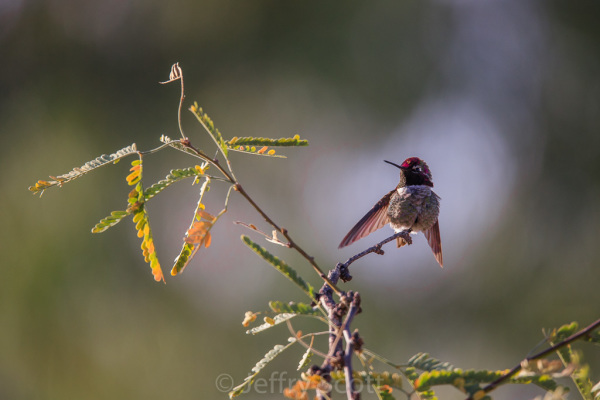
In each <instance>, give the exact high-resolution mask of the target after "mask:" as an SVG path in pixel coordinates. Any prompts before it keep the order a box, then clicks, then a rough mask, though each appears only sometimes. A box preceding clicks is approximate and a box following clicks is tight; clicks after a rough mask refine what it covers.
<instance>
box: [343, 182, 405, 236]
mask: <svg viewBox="0 0 600 400" xmlns="http://www.w3.org/2000/svg"><path fill="white" fill-rule="evenodd" d="M395 191H396V189H394V190H392V191H391V192H389V193H388V194H386V195H385V196H383V198H382V199H381V200H379V201H378V202H377V204H375V205H374V206H373V208H371V210H370V211H369V212H368V213H367V215H365V216H364V217H362V219H361V220H360V221H358V222H357V223H356V225H354V227H353V228H352V229H350V232H348V234H347V235H346V237H344V239H343V240H342V242H341V243H340V246H339V248H342V247H345V246H348V245H349V244H351V243H354V242H356V241H357V240H358V239H362V238H364V237H365V236H367V235H369V234H370V233H373V232H375V231H376V230H377V229H379V228H383V227H384V226H385V225H387V224H389V223H390V218H389V217H388V215H387V209H388V205H389V204H390V197H392V194H393V193H394V192H395Z"/></svg>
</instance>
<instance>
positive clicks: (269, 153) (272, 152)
mask: <svg viewBox="0 0 600 400" xmlns="http://www.w3.org/2000/svg"><path fill="white" fill-rule="evenodd" d="M267 154H268V155H270V156H272V155H273V154H275V150H273V149H271V150H269V152H268V153H267Z"/></svg>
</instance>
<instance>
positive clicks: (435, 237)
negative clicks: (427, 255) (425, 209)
mask: <svg viewBox="0 0 600 400" xmlns="http://www.w3.org/2000/svg"><path fill="white" fill-rule="evenodd" d="M423 233H424V234H425V237H426V238H427V243H429V246H431V250H432V251H433V255H434V256H435V259H436V260H437V262H438V263H439V264H440V267H442V268H444V260H443V258H442V238H441V237H440V224H439V222H438V221H437V220H436V221H435V224H433V226H432V227H431V228H429V229H427V230H426V231H423Z"/></svg>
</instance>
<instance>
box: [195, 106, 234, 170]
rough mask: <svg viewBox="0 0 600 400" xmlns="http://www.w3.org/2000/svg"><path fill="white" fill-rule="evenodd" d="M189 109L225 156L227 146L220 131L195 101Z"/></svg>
mask: <svg viewBox="0 0 600 400" xmlns="http://www.w3.org/2000/svg"><path fill="white" fill-rule="evenodd" d="M190 111H192V112H193V113H194V115H195V116H196V119H198V121H199V122H200V123H201V124H202V126H203V127H204V129H205V130H206V132H208V133H209V135H210V137H211V138H212V139H213V141H214V142H215V144H216V145H217V146H218V147H219V149H221V152H222V153H223V155H224V156H225V158H227V155H228V148H227V143H226V142H225V140H224V139H223V136H222V135H221V132H219V130H218V129H217V128H216V127H215V124H214V123H213V121H212V119H210V117H209V116H208V115H207V114H206V113H205V112H204V111H203V110H202V108H201V107H198V104H197V103H194V105H193V106H192V107H190Z"/></svg>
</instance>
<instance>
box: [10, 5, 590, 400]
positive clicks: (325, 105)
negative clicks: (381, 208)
mask: <svg viewBox="0 0 600 400" xmlns="http://www.w3.org/2000/svg"><path fill="white" fill-rule="evenodd" d="M599 16H600V4H599V3H598V2H591V1H583V2H559V1H522V0H506V1H493V2H477V1H469V0H462V1H459V0H456V1H453V0H445V1H442V0H440V1H433V2H432V1H398V2H393V1H381V2H358V1H348V2H344V3H340V2H329V1H325V2H282V1H239V0H238V1H224V0H220V1H206V0H203V1H184V0H178V1H170V2H159V1H133V0H108V1H95V2H93V1H88V0H83V1H82V0H79V1H72V0H71V1H70V0H46V1H35V0H29V1H26V0H2V1H1V2H0V58H1V60H2V62H0V72H1V73H0V135H1V138H2V146H1V147H0V168H1V171H2V173H1V174H0V185H1V187H2V191H3V193H2V196H0V224H1V226H2V229H0V235H1V236H0V243H1V246H2V250H3V251H2V258H1V259H2V262H1V264H2V270H3V274H2V275H3V277H2V280H1V282H2V283H1V284H0V399H82V398H83V399H107V398H123V399H142V398H143V399H165V398H170V399H200V398H226V393H223V392H222V391H220V390H219V387H217V384H216V383H215V382H216V381H217V380H218V379H221V381H220V382H221V385H222V386H223V388H224V389H227V384H228V383H230V382H228V381H227V379H228V378H227V375H230V376H231V377H233V379H234V380H235V382H236V383H239V382H241V381H242V379H243V378H244V377H245V376H246V374H247V373H248V372H249V371H250V369H251V367H252V366H253V365H254V363H255V362H256V361H257V360H258V359H260V358H261V357H262V355H263V354H264V353H266V352H267V351H268V350H269V349H270V348H272V346H273V345H274V344H276V343H284V342H285V340H286V338H287V336H288V332H287V330H286V329H285V328H284V327H278V328H276V329H272V330H271V331H269V332H266V333H263V334H262V335H259V336H255V337H251V336H248V335H246V334H245V328H243V327H242V326H241V321H242V318H243V314H244V312H245V311H247V310H262V309H266V308H267V301H268V300H271V299H279V300H283V301H289V300H296V301H305V299H304V298H303V297H302V295H301V293H300V292H299V291H297V290H296V289H295V288H294V287H293V286H292V285H291V284H290V283H289V282H288V281H287V280H286V279H285V278H283V277H281V276H280V275H279V274H278V273H277V272H275V271H274V270H272V269H271V268H270V267H269V266H268V265H266V264H263V263H262V262H261V261H260V260H259V259H258V258H257V257H256V256H255V255H253V254H252V253H251V252H250V251H249V250H248V249H247V248H246V247H245V246H244V245H243V244H242V243H241V242H240V241H239V236H240V234H242V233H248V232H245V231H244V230H243V228H242V227H240V226H238V225H234V224H233V223H232V222H233V221H236V220H242V221H245V222H247V223H254V224H257V225H259V226H260V227H261V228H262V229H268V227H266V226H265V225H264V224H263V223H262V221H261V219H260V217H259V216H258V215H257V214H256V213H255V212H254V210H252V209H251V208H250V207H249V206H248V205H247V204H246V203H245V202H244V201H242V199H241V198H239V196H235V195H234V196H233V198H232V201H231V207H230V212H228V213H227V214H226V215H225V217H224V218H223V219H222V220H221V221H220V223H219V224H218V225H217V226H216V227H215V229H214V231H213V245H212V246H211V248H209V249H207V250H202V251H201V252H200V253H198V255H197V256H196V258H195V259H194V260H193V261H192V263H191V264H190V265H189V266H188V268H187V269H186V271H185V272H184V273H183V275H181V276H178V277H176V278H170V277H167V285H163V284H157V283H155V282H154V281H153V279H152V275H151V273H150V268H149V267H148V266H147V265H146V264H144V262H143V258H142V256H141V251H140V250H139V240H138V238H137V237H136V235H135V231H134V229H133V226H132V224H131V223H130V222H129V221H126V222H122V223H121V224H119V225H117V226H116V227H115V228H113V229H111V230H110V231H109V232H107V233H104V234H102V235H92V234H91V233H90V228H91V227H92V226H93V225H94V224H95V223H96V222H97V221H98V220H99V219H100V218H102V217H104V216H106V215H107V214H108V213H109V212H110V211H112V210H117V209H122V208H123V207H124V205H125V199H126V195H127V193H128V191H129V189H128V187H127V185H126V183H125V180H124V177H125V176H126V174H127V169H128V162H123V163H121V164H118V165H117V166H114V167H106V168H102V169H100V170H98V171H95V172H94V173H92V174H90V175H88V176H86V177H84V178H82V179H79V180H77V181H75V182H73V183H71V184H69V185H66V186H65V187H63V188H62V189H54V190H49V191H48V192H46V193H45V194H44V196H43V198H42V199H39V198H37V197H35V196H32V195H31V194H30V193H29V192H28V191H27V187H28V186H29V185H32V184H34V183H35V182H36V181H37V180H38V179H45V178H46V177H47V175H59V174H62V173H66V172H68V171H69V170H71V169H72V168H73V167H75V166H80V165H82V164H83V163H85V162H86V161H88V160H90V159H93V158H95V157H96V156H98V155H100V154H102V153H111V152H113V151H115V150H117V149H120V148H122V147H124V146H126V145H129V144H131V143H132V142H136V143H137V144H138V147H139V148H141V149H149V148H151V147H153V146H156V144H157V143H158V138H159V137H160V135H161V134H167V135H170V136H171V137H177V136H178V132H177V114H176V111H177V102H178V99H179V88H178V85H177V84H172V85H167V86H162V85H159V84H158V81H163V80H166V79H167V77H168V72H169V69H170V66H171V65H172V64H173V63H174V62H177V61H178V62H180V65H181V67H182V68H183V71H184V76H185V79H186V80H185V82H186V95H187V99H186V106H189V104H190V102H191V101H194V100H196V101H198V102H199V104H200V105H201V106H203V107H204V109H205V110H206V111H207V112H208V113H209V115H210V116H211V117H212V118H213V120H214V121H215V123H216V125H217V127H218V128H219V129H220V131H221V132H222V133H223V135H224V136H225V137H233V136H265V137H283V136H292V135H294V134H300V135H301V136H302V137H303V138H306V139H308V140H309V141H310V146H309V147H307V148H297V149H284V150H281V151H279V152H280V153H283V154H286V155H288V156H289V158H288V159H287V160H279V159H267V158H260V157H254V156H247V155H237V154H235V155H233V156H232V159H233V165H234V168H235V169H236V171H237V174H238V178H239V179H240V180H241V182H242V183H243V184H244V185H245V187H246V188H247V189H248V191H249V192H250V194H251V195H252V196H253V197H254V198H255V199H256V201H257V202H258V203H259V204H261V205H262V206H263V207H264V209H265V210H267V211H268V213H269V214H270V215H271V216H272V217H273V218H274V219H275V220H276V221H278V222H279V223H280V224H281V225H282V226H284V227H286V228H287V229H288V230H289V231H290V232H291V234H292V235H293V237H294V238H295V239H296V240H297V242H298V243H300V244H301V245H302V246H303V247H304V248H305V249H306V250H307V251H308V252H309V253H311V254H313V255H314V256H315V257H316V259H317V260H318V262H319V263H320V264H321V265H322V266H327V267H330V266H333V265H335V263H336V262H338V261H342V260H345V259H346V258H348V257H349V256H351V255H353V254H355V253H357V252H359V251H361V250H363V249H364V248H365V247H366V246H368V245H370V244H372V243H375V241H376V240H378V239H383V238H384V237H386V236H387V235H389V234H390V233H391V231H390V230H389V229H388V228H386V229H382V230H381V232H378V233H377V234H374V235H372V237H369V238H368V239H364V240H363V241H361V242H358V243H357V244H355V245H353V246H351V247H350V248H346V249H344V250H338V249H337V244H338V243H339V241H340V240H341V238H342V237H343V236H344V234H345V233H346V232H347V231H348V230H349V228H350V227H351V226H352V225H353V224H354V223H355V222H356V221H357V220H358V219H359V218H360V217H361V216H362V215H363V214H364V213H365V212H366V211H367V210H368V209H369V208H370V207H371V206H372V205H373V204H374V203H375V202H376V201H377V200H378V199H379V198H380V197H381V196H382V195H383V194H384V193H386V192H387V191H389V190H390V189H391V188H393V187H394V186H395V185H396V183H397V171H396V170H395V169H394V168H391V167H390V166H388V165H387V164H384V163H383V162H382V160H383V159H388V160H392V161H395V162H401V161H402V160H403V159H405V158H406V157H409V156H419V157H421V158H423V159H425V160H426V161H427V162H428V164H429V166H430V167H431V169H432V171H433V175H434V182H435V185H436V192H437V193H438V194H439V195H440V196H441V197H442V199H443V200H442V211H441V217H440V224H441V234H442V242H443V246H444V253H445V257H444V261H445V268H444V269H443V270H441V269H440V268H439V267H437V265H436V263H435V260H434V258H433V256H432V254H431V252H430V250H429V249H428V247H427V244H426V242H425V240H424V238H423V237H422V235H421V236H419V237H416V238H415V244H414V245H413V246H410V247H408V248H403V249H401V250H396V249H394V248H392V247H390V248H389V249H388V250H387V251H386V254H385V256H384V257H380V256H375V255H372V256H370V257H368V258H365V259H363V260H361V261H359V262H357V263H355V264H354V265H353V266H352V274H353V276H354V280H353V281H352V282H350V283H349V284H347V285H344V286H343V288H344V289H353V290H358V291H359V292H360V293H361V294H362V298H363V310H364V312H363V313H362V314H360V315H359V316H358V317H357V318H356V319H355V324H354V327H355V328H358V329H359V330H360V332H361V334H362V336H363V338H364V340H365V345H366V346H367V347H369V348H370V349H372V350H374V351H376V352H378V353H380V354H384V355H386V356H388V357H389V358H390V359H392V360H394V361H395V362H398V363H402V362H405V361H406V360H408V358H409V357H410V356H411V355H413V354H415V353H417V352H419V351H424V352H429V353H431V354H432V355H433V356H435V357H438V358H441V359H443V360H447V361H450V362H451V363H453V364H454V365H456V366H459V367H462V368H489V369H504V368H510V367H512V366H513V365H515V364H516V363H518V362H519V360H521V359H522V358H524V357H525V356H526V355H527V354H528V353H529V352H530V351H531V350H532V349H533V348H534V347H535V345H536V344H537V343H538V342H539V341H540V340H541V339H542V337H543V335H542V332H541V329H542V328H550V327H555V326H559V325H561V324H563V323H567V322H570V321H572V320H577V321H579V322H580V323H581V325H587V324H588V323H590V322H592V321H593V320H595V319H597V318H598V317H599V314H600V313H599V311H600V307H599V304H600V290H598V287H599V285H598V284H599V282H600V270H599V267H600V261H598V256H599V255H600V246H598V243H599V240H600V204H599V202H598V199H600V52H599V51H598V49H599V45H600V25H599V24H598V22H597V21H598V17H599ZM183 124H184V130H185V132H186V134H187V135H188V136H189V137H190V138H191V140H192V142H193V143H195V144H196V145H197V146H200V147H203V148H205V149H206V150H207V152H209V153H210V152H212V151H214V148H213V147H211V142H210V141H209V138H208V137H207V136H206V135H205V134H204V133H203V132H202V131H201V129H200V127H199V125H198V124H197V123H196V122H195V120H194V118H193V116H191V115H190V114H189V113H188V112H185V113H184V115H183ZM145 161H146V162H145V165H146V170H145V173H146V175H145V178H146V182H152V181H154V180H157V179H160V178H162V177H163V176H164V175H166V174H167V172H168V170H169V169H171V168H174V167H185V166H191V165H194V163H195V162H194V160H192V159H187V158H185V157H182V155H181V154H179V153H176V152H174V151H166V152H162V153H159V154H158V155H155V156H151V157H147V158H146V159H145ZM224 189H225V188H223V187H220V186H219V185H218V184H217V183H215V184H213V189H212V190H211V192H210V193H209V197H208V199H207V201H206V203H207V207H208V211H211V212H213V213H214V212H218V211H219V210H220V209H221V206H222V196H223V194H224ZM197 190H198V187H197V186H194V187H191V186H190V185H189V184H186V183H183V184H180V185H178V186H176V187H172V188H171V189H170V190H169V191H167V192H165V193H164V194H163V195H162V196H160V197H159V198H157V199H155V200H153V202H152V203H151V204H150V206H149V210H150V211H149V212H150V215H151V221H152V225H153V229H154V230H155V240H156V242H157V251H158V254H159V257H160V259H161V260H162V264H163V267H164V268H165V270H166V271H168V270H169V269H170V266H171V263H170V260H172V259H173V258H174V257H175V256H176V255H177V253H178V251H179V249H180V246H181V238H182V236H183V232H184V231H185V229H186V227H187V225H188V224H189V219H190V218H191V215H192V213H193V209H194V207H195V204H196V201H197ZM255 239H256V240H259V238H258V237H255ZM269 248H270V249H271V250H272V251H273V252H275V253H276V254H278V255H279V256H281V257H283V258H284V259H286V260H287V261H288V262H289V263H290V264H291V265H292V266H293V267H294V268H296V270H297V271H298V272H299V273H300V274H301V275H302V276H304V277H305V278H307V279H308V280H310V281H311V282H312V283H313V284H315V285H318V284H319V280H318V279H315V276H314V273H313V272H312V270H311V269H310V268H309V266H308V265H307V264H306V263H305V262H303V261H302V260H301V259H300V258H298V257H297V256H296V255H295V254H293V253H292V252H289V251H285V250H284V249H279V248H273V246H270V245H269ZM298 328H300V329H303V330H305V331H308V330H310V329H311V328H314V329H322V327H320V326H311V325H310V324H309V325H308V326H306V327H303V326H302V324H300V325H299V326H298ZM580 347H581V348H583V349H584V350H587V358H586V360H585V361H587V362H590V363H591V364H592V366H594V367H595V370H594V375H593V377H594V379H595V380H598V379H600V375H599V372H598V371H599V369H598V368H600V357H599V356H598V352H597V349H594V348H591V347H590V346H585V345H581V346H580ZM301 354H302V350H301V349H300V348H296V349H293V350H291V351H290V352H289V353H288V354H286V355H283V356H282V357H281V358H280V359H278V360H277V362H275V363H274V365H273V366H270V367H269V369H268V370H266V372H265V375H264V376H265V377H267V378H268V377H269V376H275V378H278V377H279V378H282V379H284V387H285V386H288V383H287V381H285V379H294V378H296V377H297V373H296V372H295V369H296V365H297V362H298V360H299V358H300V356H301ZM318 362H320V361H318ZM286 371H287V372H286ZM285 373H288V375H284V374H285ZM221 374H226V375H225V378H218V377H219V376H223V375H221ZM273 374H276V375H273ZM277 374H279V375H277ZM223 379H224V380H223ZM292 383H293V382H292ZM278 385H279V384H278V383H277V384H276V385H275V389H274V390H270V391H269V394H270V397H279V398H281V397H282V395H281V392H280V390H279V386H278ZM540 393H541V391H540V390H538V389H535V388H525V387H514V388H502V389H500V390H499V391H498V392H497V394H496V396H495V398H498V399H513V398H523V399H527V398H533V397H535V396H537V395H539V394H540ZM441 394H442V397H443V398H445V399H460V398H462V397H463V396H461V395H460V394H459V393H457V392H456V391H454V390H450V389H449V390H448V391H442V392H441ZM571 396H572V397H571V398H577V396H576V394H575V393H573V394H572V395H571ZM258 397H260V393H257V392H256V391H255V392H253V393H250V394H249V395H248V397H247V398H258ZM365 397H366V398H373V395H370V396H369V395H366V396H365ZM396 398H403V397H402V396H401V395H400V394H398V395H397V397H396Z"/></svg>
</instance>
